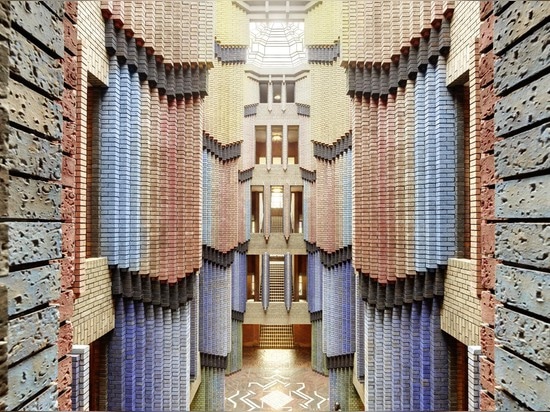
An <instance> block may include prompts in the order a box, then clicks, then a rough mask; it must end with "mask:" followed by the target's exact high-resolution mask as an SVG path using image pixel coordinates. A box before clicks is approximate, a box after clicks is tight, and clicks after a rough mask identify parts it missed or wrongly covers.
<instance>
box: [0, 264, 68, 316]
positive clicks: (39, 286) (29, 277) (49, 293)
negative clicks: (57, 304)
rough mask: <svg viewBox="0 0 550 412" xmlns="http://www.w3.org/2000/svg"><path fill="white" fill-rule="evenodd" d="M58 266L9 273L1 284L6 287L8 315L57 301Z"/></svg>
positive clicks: (58, 288)
mask: <svg viewBox="0 0 550 412" xmlns="http://www.w3.org/2000/svg"><path fill="white" fill-rule="evenodd" d="M59 271H60V265H59V264H53V265H48V266H42V267H39V268H33V269H25V270H20V271H17V272H11V273H10V275H9V276H8V277H6V278H4V279H2V282H3V283H5V284H6V286H7V287H8V299H9V306H8V313H9V315H10V316H13V315H16V314H18V313H21V312H25V311H27V310H30V309H32V308H34V307H36V306H39V305H43V304H45V303H48V302H50V301H53V300H55V299H59V294H60V293H61V288H60V286H59V283H60V281H59Z"/></svg>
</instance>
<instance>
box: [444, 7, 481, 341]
mask: <svg viewBox="0 0 550 412" xmlns="http://www.w3.org/2000/svg"><path fill="white" fill-rule="evenodd" d="M479 8H480V5H479V3H478V2H471V1H458V2H456V4H455V12H454V16H453V19H452V21H451V51H450V54H449V58H448V65H447V68H448V70H447V84H449V85H458V84H462V83H464V82H465V81H468V82H469V99H470V107H469V108H468V111H469V122H470V127H469V134H470V136H469V138H470V147H469V156H470V162H469V171H468V173H467V174H468V179H469V182H468V184H469V188H470V190H469V192H470V199H469V202H470V203H469V206H468V205H466V206H465V207H466V208H467V210H469V214H470V239H469V242H470V259H451V260H449V266H448V271H447V276H446V281H445V299H444V305H443V308H442V310H441V322H442V328H443V329H444V330H445V331H446V332H447V333H449V334H450V335H452V336H453V337H454V338H456V339H457V340H459V341H460V342H462V343H464V344H465V345H479V339H480V337H479V331H480V325H481V309H480V299H479V296H478V293H479V292H480V278H481V275H480V270H481V268H480V257H481V256H480V254H479V251H480V247H481V245H480V237H481V233H480V226H479V222H480V218H481V212H480V188H481V186H480V174H479V160H480V156H481V154H480V110H479V107H480V106H479V103H480V101H479V73H478V63H479V45H478V37H479V27H480V23H479ZM466 167H468V166H466Z"/></svg>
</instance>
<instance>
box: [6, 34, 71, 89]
mask: <svg viewBox="0 0 550 412" xmlns="http://www.w3.org/2000/svg"><path fill="white" fill-rule="evenodd" d="M11 36H12V37H11V39H10V70H11V72H12V73H13V74H15V75H17V76H21V77H22V78H23V79H25V80H26V81H27V82H29V83H31V84H33V85H35V86H37V87H38V88H39V89H41V90H43V91H44V92H45V93H48V94H50V95H52V96H53V97H57V98H60V97H61V95H62V93H63V71H62V69H61V63H60V61H59V60H58V59H54V58H53V57H51V56H50V55H48V54H47V53H46V52H44V51H43V50H41V49H40V48H39V47H37V46H36V45H34V44H33V43H31V42H29V41H28V40H27V39H26V38H25V37H24V36H23V35H22V34H20V33H19V32H17V31H16V30H12V31H11Z"/></svg>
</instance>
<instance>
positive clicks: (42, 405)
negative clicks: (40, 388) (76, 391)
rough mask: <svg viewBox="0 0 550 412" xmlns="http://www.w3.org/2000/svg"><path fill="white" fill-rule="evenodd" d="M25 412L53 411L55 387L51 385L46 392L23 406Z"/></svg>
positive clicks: (54, 408) (55, 398)
mask: <svg viewBox="0 0 550 412" xmlns="http://www.w3.org/2000/svg"><path fill="white" fill-rule="evenodd" d="M25 409H26V410H27V411H45V412H47V411H53V410H56V409H57V387H56V386H55V385H51V386H50V387H49V388H48V389H47V390H46V392H44V393H43V394H41V395H39V396H37V397H36V398H34V399H33V400H32V401H31V402H29V403H28V404H27V405H25Z"/></svg>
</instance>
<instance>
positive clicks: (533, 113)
mask: <svg viewBox="0 0 550 412" xmlns="http://www.w3.org/2000/svg"><path fill="white" fill-rule="evenodd" d="M548 4H550V2H548ZM549 94H550V74H547V75H546V76H544V77H541V78H539V79H537V81H536V82H532V83H530V84H529V86H527V87H523V88H521V89H518V90H515V91H513V92H512V93H510V94H509V95H506V96H504V97H502V98H500V100H498V101H497V103H496V105H495V133H496V135H497V136H504V135H508V134H511V133H512V132H515V131H516V130H519V129H522V128H524V127H527V126H530V125H531V124H532V123H535V122H542V121H544V120H547V119H549V118H550V99H548V95H549Z"/></svg>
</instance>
